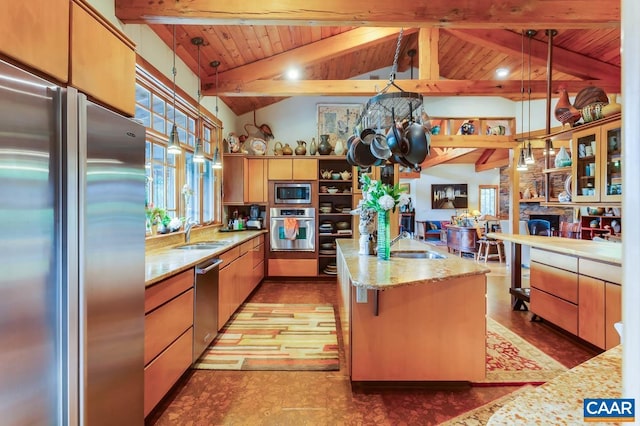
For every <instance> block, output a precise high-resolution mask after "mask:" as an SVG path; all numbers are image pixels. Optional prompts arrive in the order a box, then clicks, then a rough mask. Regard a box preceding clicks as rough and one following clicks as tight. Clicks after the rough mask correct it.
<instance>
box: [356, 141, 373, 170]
mask: <svg viewBox="0 0 640 426" xmlns="http://www.w3.org/2000/svg"><path fill="white" fill-rule="evenodd" d="M350 150H351V151H353V155H352V157H353V160H354V162H355V163H356V165H357V166H363V167H369V166H372V165H373V163H375V162H376V160H377V158H376V157H375V156H374V155H373V154H372V153H371V150H370V149H369V145H365V144H364V143H363V142H362V139H360V138H359V137H356V138H355V139H354V140H353V143H352V144H351V148H350Z"/></svg>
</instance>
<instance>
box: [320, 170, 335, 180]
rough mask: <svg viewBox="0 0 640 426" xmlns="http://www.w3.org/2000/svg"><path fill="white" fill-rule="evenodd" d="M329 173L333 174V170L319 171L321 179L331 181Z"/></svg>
mask: <svg viewBox="0 0 640 426" xmlns="http://www.w3.org/2000/svg"><path fill="white" fill-rule="evenodd" d="M331 173H333V170H324V169H320V176H321V177H322V179H331Z"/></svg>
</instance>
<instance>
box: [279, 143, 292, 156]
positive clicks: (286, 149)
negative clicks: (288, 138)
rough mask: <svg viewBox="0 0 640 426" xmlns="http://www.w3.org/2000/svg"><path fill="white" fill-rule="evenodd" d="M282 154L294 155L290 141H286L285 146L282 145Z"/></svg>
mask: <svg viewBox="0 0 640 426" xmlns="http://www.w3.org/2000/svg"><path fill="white" fill-rule="evenodd" d="M282 155H293V149H291V147H290V146H289V144H288V143H285V144H284V147H282Z"/></svg>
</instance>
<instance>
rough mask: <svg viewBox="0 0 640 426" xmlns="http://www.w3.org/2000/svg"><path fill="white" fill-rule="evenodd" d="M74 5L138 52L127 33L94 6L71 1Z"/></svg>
mask: <svg viewBox="0 0 640 426" xmlns="http://www.w3.org/2000/svg"><path fill="white" fill-rule="evenodd" d="M71 1H72V2H73V3H75V4H77V5H78V6H80V7H81V8H82V9H84V10H85V11H86V12H87V13H88V14H89V15H91V16H92V17H93V19H95V20H96V21H98V22H99V23H100V25H102V26H103V27H105V28H106V29H107V30H109V32H110V33H111V34H113V35H114V36H116V37H117V38H118V39H119V40H120V41H121V42H123V43H124V44H126V45H127V46H128V47H129V48H130V49H131V50H136V44H135V43H134V42H133V40H131V39H130V38H129V37H127V35H126V34H125V33H123V32H122V31H120V30H119V29H118V28H116V27H115V26H114V25H113V24H112V23H111V21H109V20H108V19H106V18H105V17H103V16H102V15H101V14H100V12H98V11H97V10H96V9H95V8H94V7H93V6H91V5H90V4H89V3H87V2H86V1H84V0H71Z"/></svg>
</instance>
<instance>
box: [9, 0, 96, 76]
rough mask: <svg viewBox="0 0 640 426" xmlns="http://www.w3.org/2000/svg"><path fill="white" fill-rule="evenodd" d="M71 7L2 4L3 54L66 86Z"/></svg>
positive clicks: (63, 0)
mask: <svg viewBox="0 0 640 426" xmlns="http://www.w3.org/2000/svg"><path fill="white" fill-rule="evenodd" d="M69 7H70V6H69V0H29V1H4V2H2V13H0V40H2V43H0V52H1V53H2V54H4V55H7V56H8V57H10V58H13V59H15V60H16V61H18V62H21V63H23V64H25V65H28V66H29V67H31V68H34V69H36V70H38V71H41V72H43V73H45V74H47V75H50V76H52V77H53V78H55V79H56V80H58V81H59V82H61V83H66V82H67V81H68V76H69V73H68V70H69ZM94 49H95V46H94ZM96 50H97V49H96Z"/></svg>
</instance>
